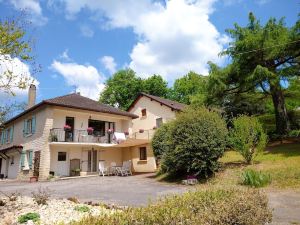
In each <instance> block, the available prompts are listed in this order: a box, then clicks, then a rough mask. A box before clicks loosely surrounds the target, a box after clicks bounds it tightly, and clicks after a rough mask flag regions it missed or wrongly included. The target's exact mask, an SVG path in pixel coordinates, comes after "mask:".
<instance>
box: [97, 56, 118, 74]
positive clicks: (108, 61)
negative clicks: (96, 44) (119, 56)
mask: <svg viewBox="0 0 300 225" xmlns="http://www.w3.org/2000/svg"><path fill="white" fill-rule="evenodd" d="M100 62H101V63H102V64H103V66H104V67H105V69H107V70H108V71H109V73H110V74H113V73H115V72H116V67H117V64H116V62H115V59H114V58H113V57H111V56H103V57H102V58H101V59H100Z"/></svg>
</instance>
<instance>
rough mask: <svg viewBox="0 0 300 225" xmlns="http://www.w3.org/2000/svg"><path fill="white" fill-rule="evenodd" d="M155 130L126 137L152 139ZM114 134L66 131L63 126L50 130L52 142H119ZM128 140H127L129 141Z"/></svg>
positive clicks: (128, 138) (129, 138) (132, 139)
mask: <svg viewBox="0 0 300 225" xmlns="http://www.w3.org/2000/svg"><path fill="white" fill-rule="evenodd" d="M154 133H155V130H144V131H143V132H141V131H139V132H135V133H132V134H130V135H126V139H127V141H128V140H131V141H134V140H136V141H138V140H144V141H145V140H147V141H148V142H149V140H151V139H152V137H153V135H154ZM113 136H114V135H113V134H109V133H107V132H105V134H104V135H103V134H102V135H101V134H91V135H89V134H88V132H87V130H73V131H71V130H70V131H65V130H64V129H62V128H53V129H51V130H50V136H49V141H50V142H60V143H61V142H65V143H68V142H69V143H96V144H97V143H98V144H118V143H117V142H116V141H115V140H114V138H113ZM127 141H126V142H127Z"/></svg>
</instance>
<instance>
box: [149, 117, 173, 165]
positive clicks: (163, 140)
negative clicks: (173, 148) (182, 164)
mask: <svg viewBox="0 0 300 225" xmlns="http://www.w3.org/2000/svg"><path fill="white" fill-rule="evenodd" d="M172 124H173V123H171V122H169V123H165V124H163V125H162V126H161V127H160V128H159V129H157V131H156V132H155V134H154V136H153V138H152V148H153V153H154V156H155V158H156V159H157V160H160V159H161V157H162V155H163V154H164V152H166V151H168V150H169V148H170V145H171V137H170V131H171V129H172Z"/></svg>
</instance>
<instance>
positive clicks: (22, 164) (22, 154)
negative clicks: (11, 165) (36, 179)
mask: <svg viewBox="0 0 300 225" xmlns="http://www.w3.org/2000/svg"><path fill="white" fill-rule="evenodd" d="M25 154H26V152H25V151H24V150H23V151H22V153H21V158H20V165H21V168H22V167H24V166H25Z"/></svg>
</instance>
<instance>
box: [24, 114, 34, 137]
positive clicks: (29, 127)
mask: <svg viewBox="0 0 300 225" xmlns="http://www.w3.org/2000/svg"><path fill="white" fill-rule="evenodd" d="M26 129H27V130H26V131H25V133H26V136H30V135H32V118H30V119H27V120H26Z"/></svg>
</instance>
